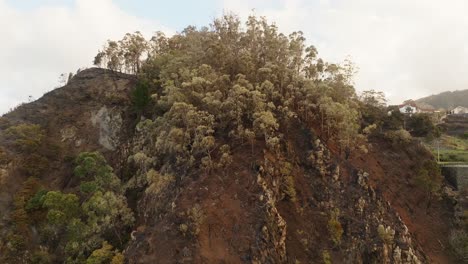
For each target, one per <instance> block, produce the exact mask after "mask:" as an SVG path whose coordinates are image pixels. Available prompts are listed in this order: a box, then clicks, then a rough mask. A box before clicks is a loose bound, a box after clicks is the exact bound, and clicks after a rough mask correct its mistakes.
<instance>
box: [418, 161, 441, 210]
mask: <svg viewBox="0 0 468 264" xmlns="http://www.w3.org/2000/svg"><path fill="white" fill-rule="evenodd" d="M415 180H416V184H417V185H418V186H419V187H420V188H421V189H422V190H423V191H424V192H425V194H426V197H427V204H426V210H427V209H429V207H430V206H431V203H432V199H433V198H434V197H435V196H436V195H437V193H438V192H439V191H440V188H441V186H442V176H441V172H440V168H439V165H438V164H437V162H435V161H432V160H431V161H426V162H424V164H423V165H422V166H421V168H420V169H419V171H418V174H417V176H416V179H415Z"/></svg>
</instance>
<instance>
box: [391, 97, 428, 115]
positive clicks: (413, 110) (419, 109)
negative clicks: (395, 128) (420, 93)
mask: <svg viewBox="0 0 468 264" xmlns="http://www.w3.org/2000/svg"><path fill="white" fill-rule="evenodd" d="M398 109H399V110H400V112H401V113H403V114H417V113H434V112H435V111H434V109H433V108H430V106H428V107H424V106H420V105H418V104H416V102H415V101H413V100H408V101H405V102H404V103H403V104H401V105H399V106H398Z"/></svg>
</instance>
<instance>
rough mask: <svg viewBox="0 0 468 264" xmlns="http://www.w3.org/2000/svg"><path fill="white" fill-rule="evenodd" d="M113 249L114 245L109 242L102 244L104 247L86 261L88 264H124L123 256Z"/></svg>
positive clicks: (94, 252) (95, 251)
mask: <svg viewBox="0 0 468 264" xmlns="http://www.w3.org/2000/svg"><path fill="white" fill-rule="evenodd" d="M112 249H113V247H112V245H110V244H109V243H108V242H107V241H104V242H102V247H101V248H98V249H96V250H94V251H93V253H91V256H89V258H88V259H87V260H86V264H107V263H111V264H123V263H124V257H123V255H122V254H121V253H120V252H118V251H117V250H112Z"/></svg>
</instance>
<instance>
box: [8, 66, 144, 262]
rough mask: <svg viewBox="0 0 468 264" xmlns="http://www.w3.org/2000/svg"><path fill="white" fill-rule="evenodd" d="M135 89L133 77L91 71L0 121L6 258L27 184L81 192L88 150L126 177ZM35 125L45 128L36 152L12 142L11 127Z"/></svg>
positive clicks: (27, 247)
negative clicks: (80, 172) (80, 171)
mask: <svg viewBox="0 0 468 264" xmlns="http://www.w3.org/2000/svg"><path fill="white" fill-rule="evenodd" d="M134 86H135V77H134V76H130V75H126V74H120V73H114V72H111V71H108V70H103V69H96V68H94V69H87V70H84V71H82V72H80V73H79V74H77V75H76V76H75V77H74V78H73V79H72V80H71V81H70V82H69V83H68V84H67V85H65V86H64V87H62V88H58V89H55V90H53V91H51V92H49V93H47V94H45V95H44V96H43V97H42V98H40V99H38V100H37V101H35V102H32V103H28V104H23V105H21V106H19V107H18V108H16V109H15V110H14V111H12V112H10V113H7V114H5V115H4V116H2V117H1V118H0V121H1V127H0V156H1V162H0V168H1V169H0V194H1V195H0V211H1V219H0V226H1V228H0V230H1V231H0V237H1V240H0V251H1V252H2V254H0V255H2V257H7V253H6V252H7V249H8V248H9V247H11V246H12V245H11V242H12V238H11V237H8V234H9V232H10V231H11V230H12V229H13V228H14V227H15V225H17V223H15V221H14V219H17V218H16V216H17V215H16V214H15V212H13V210H14V209H15V206H14V204H15V203H17V199H18V196H21V194H22V193H24V192H25V191H27V190H25V188H27V186H28V184H27V181H26V180H27V179H33V181H35V182H38V183H39V184H40V185H42V186H43V187H44V188H45V189H49V190H64V191H66V192H70V191H73V190H74V189H76V179H74V177H73V166H74V164H73V160H74V158H75V157H76V156H77V155H78V154H79V153H80V152H84V151H99V152H101V153H103V154H104V155H105V157H106V158H107V160H108V161H109V162H110V164H111V165H112V167H114V168H115V169H116V173H117V174H118V175H119V176H121V174H122V173H123V169H124V168H125V166H123V165H122V164H124V163H126V156H125V153H123V152H124V151H125V148H124V146H125V142H126V139H128V137H129V133H131V132H132V131H133V130H132V129H129V128H132V127H133V125H134V124H133V123H134V122H135V121H134V120H135V117H134V116H131V115H132V114H131V112H132V111H130V109H131V100H130V91H131V89H132V88H133V87H134ZM34 125H38V126H39V128H40V129H37V130H35V131H33V133H37V134H41V137H42V140H41V142H40V143H39V145H38V147H36V148H34V149H31V150H30V149H25V150H23V149H22V148H21V147H20V146H19V144H18V143H19V141H18V140H21V138H18V139H13V141H12V139H10V138H8V137H7V131H8V128H17V127H26V128H28V127H33V126H34ZM26 132H27V130H26ZM21 133H24V131H21ZM25 134H26V136H30V137H32V136H34V135H30V133H25ZM22 136H23V139H26V140H27V138H25V137H24V135H22ZM15 140H16V141H15ZM122 158H124V160H122ZM123 162H124V163H123ZM41 188H42V187H41ZM12 212H13V213H12ZM27 233H29V231H28V232H27ZM21 243H26V241H21ZM36 246H37V245H35V243H31V244H28V243H26V245H24V247H25V249H32V248H34V247H36ZM15 252H16V251H12V252H11V254H17V255H18V258H19V259H23V261H24V262H25V263H29V261H27V260H25V259H27V258H26V256H23V257H21V258H20V256H21V255H20V253H18V252H16V253H15ZM28 254H29V255H31V253H28ZM4 261H5V260H4ZM16 261H17V260H16ZM4 263H5V262H4ZM7 263H9V262H8V261H7Z"/></svg>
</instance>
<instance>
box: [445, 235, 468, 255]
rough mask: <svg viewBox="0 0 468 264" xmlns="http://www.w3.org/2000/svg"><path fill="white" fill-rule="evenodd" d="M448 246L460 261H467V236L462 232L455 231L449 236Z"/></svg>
mask: <svg viewBox="0 0 468 264" xmlns="http://www.w3.org/2000/svg"><path fill="white" fill-rule="evenodd" d="M449 242H450V246H451V248H452V250H453V252H454V253H455V255H456V256H457V258H459V259H460V260H463V261H467V260H468V234H467V233H466V232H465V231H463V230H456V231H453V232H452V233H451V234H450V237H449Z"/></svg>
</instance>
